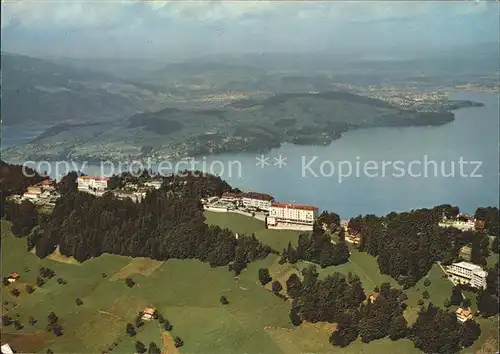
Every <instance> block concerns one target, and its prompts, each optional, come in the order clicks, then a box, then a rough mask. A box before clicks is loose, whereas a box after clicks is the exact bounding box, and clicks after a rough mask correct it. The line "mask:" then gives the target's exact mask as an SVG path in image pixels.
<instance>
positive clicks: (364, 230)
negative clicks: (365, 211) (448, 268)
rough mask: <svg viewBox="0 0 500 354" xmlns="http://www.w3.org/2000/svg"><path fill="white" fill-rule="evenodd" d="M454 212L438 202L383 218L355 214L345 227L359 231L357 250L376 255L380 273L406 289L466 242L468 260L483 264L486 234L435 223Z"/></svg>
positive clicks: (455, 209) (455, 255)
mask: <svg viewBox="0 0 500 354" xmlns="http://www.w3.org/2000/svg"><path fill="white" fill-rule="evenodd" d="M490 209H491V208H490ZM490 209H488V210H490ZM494 209H495V208H492V209H491V210H494ZM457 212H458V207H453V206H451V205H440V206H436V207H434V208H432V209H418V210H412V211H410V212H403V213H395V212H393V213H390V214H388V215H386V216H383V217H378V216H375V215H365V216H358V217H355V218H352V219H351V220H350V221H349V225H348V229H349V232H350V233H359V234H361V241H360V244H359V250H360V251H362V252H367V253H369V254H370V255H372V256H374V257H376V258H377V263H378V265H379V268H380V271H381V272H382V273H383V274H387V275H390V276H391V277H393V278H394V279H396V280H397V281H398V283H399V284H401V285H402V286H403V287H404V288H409V287H411V286H413V285H415V284H416V283H417V282H418V280H419V279H421V278H422V277H423V276H425V275H426V274H427V273H428V272H429V270H430V269H431V267H432V265H433V264H434V263H435V262H436V261H442V262H443V263H444V264H451V263H452V262H453V261H455V260H456V259H457V258H458V254H459V250H460V248H461V247H462V246H463V245H466V244H471V246H472V252H471V260H472V262H474V263H476V264H480V265H485V264H486V258H487V257H488V254H489V249H488V245H489V239H488V236H486V235H485V234H482V233H476V232H471V231H466V232H463V231H460V230H457V229H454V228H442V227H439V226H438V223H439V222H440V221H441V220H442V217H443V215H445V216H446V215H448V216H449V217H452V216H453V217H454V216H456V213H457ZM496 212H497V213H498V209H496ZM492 214H493V213H492ZM488 215H489V214H488ZM490 227H491V224H490ZM493 228H494V227H493Z"/></svg>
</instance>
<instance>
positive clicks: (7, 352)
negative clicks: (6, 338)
mask: <svg viewBox="0 0 500 354" xmlns="http://www.w3.org/2000/svg"><path fill="white" fill-rule="evenodd" d="M0 350H1V351H2V354H14V351H13V350H12V348H11V347H10V345H9V343H5V344H2V346H1V347H0Z"/></svg>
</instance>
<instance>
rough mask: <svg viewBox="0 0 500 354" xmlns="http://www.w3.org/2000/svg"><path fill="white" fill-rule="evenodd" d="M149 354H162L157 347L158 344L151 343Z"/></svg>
mask: <svg viewBox="0 0 500 354" xmlns="http://www.w3.org/2000/svg"><path fill="white" fill-rule="evenodd" d="M148 354H161V350H160V348H158V346H157V345H156V343H154V342H151V343H149V347H148Z"/></svg>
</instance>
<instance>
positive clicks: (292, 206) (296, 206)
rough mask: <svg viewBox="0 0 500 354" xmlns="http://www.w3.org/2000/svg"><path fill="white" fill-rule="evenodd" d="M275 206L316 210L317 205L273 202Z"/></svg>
mask: <svg viewBox="0 0 500 354" xmlns="http://www.w3.org/2000/svg"><path fill="white" fill-rule="evenodd" d="M272 206H273V207H275V208H286V209H299V210H312V211H314V210H318V208H317V207H315V206H312V205H299V204H289V203H273V204H272Z"/></svg>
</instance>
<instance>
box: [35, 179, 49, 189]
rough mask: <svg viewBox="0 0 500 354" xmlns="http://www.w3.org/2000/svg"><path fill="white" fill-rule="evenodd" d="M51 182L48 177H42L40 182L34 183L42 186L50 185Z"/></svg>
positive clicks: (36, 185)
mask: <svg viewBox="0 0 500 354" xmlns="http://www.w3.org/2000/svg"><path fill="white" fill-rule="evenodd" d="M51 184H52V180H51V179H50V178H47V179H44V180H43V181H41V182H40V183H37V184H35V187H42V186H50V185H51Z"/></svg>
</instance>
